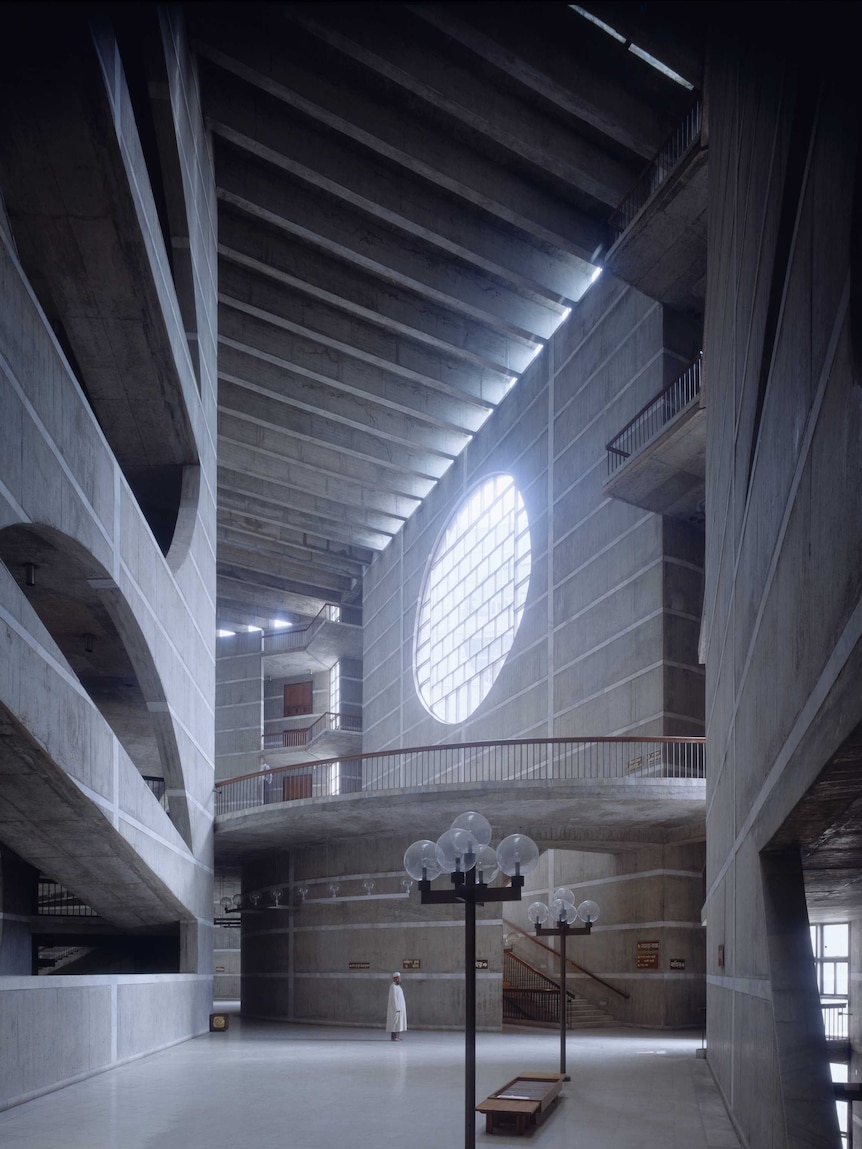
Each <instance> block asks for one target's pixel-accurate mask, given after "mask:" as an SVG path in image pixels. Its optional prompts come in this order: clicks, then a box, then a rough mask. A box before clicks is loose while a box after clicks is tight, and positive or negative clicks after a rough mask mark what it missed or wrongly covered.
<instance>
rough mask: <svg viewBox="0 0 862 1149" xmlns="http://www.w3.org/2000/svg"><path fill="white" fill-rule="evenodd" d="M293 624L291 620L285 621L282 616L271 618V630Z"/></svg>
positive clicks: (282, 628) (281, 628)
mask: <svg viewBox="0 0 862 1149" xmlns="http://www.w3.org/2000/svg"><path fill="white" fill-rule="evenodd" d="M288 626H293V623H292V622H285V621H284V619H283V618H274V619H273V620H272V629H273V630H284V629H285V627H288Z"/></svg>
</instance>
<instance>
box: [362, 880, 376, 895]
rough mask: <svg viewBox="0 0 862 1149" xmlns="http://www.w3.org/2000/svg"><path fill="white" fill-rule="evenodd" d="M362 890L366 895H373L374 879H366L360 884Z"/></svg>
mask: <svg viewBox="0 0 862 1149" xmlns="http://www.w3.org/2000/svg"><path fill="white" fill-rule="evenodd" d="M362 888H363V890H365V892H366V894H369V895H370V894H373V893H374V879H373V878H366V879H365V881H364V882H363V883H362Z"/></svg>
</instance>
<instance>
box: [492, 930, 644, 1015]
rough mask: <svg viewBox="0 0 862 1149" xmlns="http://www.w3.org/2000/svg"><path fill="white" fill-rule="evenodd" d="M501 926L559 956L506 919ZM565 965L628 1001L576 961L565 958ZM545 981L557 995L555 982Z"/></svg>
mask: <svg viewBox="0 0 862 1149" xmlns="http://www.w3.org/2000/svg"><path fill="white" fill-rule="evenodd" d="M503 925H504V926H505V927H506V929H507V930H514V931H515V933H518V934H520V935H521V937H522V938H527V940H528V941H531V942H533V944H534V945H537V946H539V947H540V949H543V950H547V952H548V953H550V954H553V955H554V957H558V956H559V955H558V954H557V951H556V950H555V949H552V947H551V946H548V945H545V943H544V942H543V941H540V940H539V938H537V937H535V935H533V934H531V933H528V932H527V931H526V930H522V929H521V927H520V926H516V925H515V923H514V922H510V921H507V919H506V918H503ZM512 957H515V958H516V960H517V961H521V960H522V959H521V958H518V957H517V956H516V955H515V954H512ZM525 964H526V963H525ZM566 965H567V966H570V967H571V968H572V969H574V970H577V971H578V973H582V974H584V975H586V977H588V978H590V979H591V980H592V981H594V982H597V983H598V984H599V985H601V986H604V988H605V989H609V990H610V991H611V993H616V994H618V995H619V996H620V997H623V998H625V999H626V1000H628V998H629V996H630V995H629V994H627V993H626V992H625V990H622V989H617V987H616V986H615V985H611V983H610V982H609V981H605V980H604V978H601V977H599V976H598V974H594V973H591V972H590V971H589V970H588V969H586V968H585V967H584V966H582V965H578V963H577V962H576V961H572V959H571V958H570V957H567V958H566ZM529 968H530V969H532V968H533V967H532V966H530V967H529ZM540 976H544V975H540ZM547 980H548V981H550V982H551V984H552V985H554V986H556V989H557V993H559V986H558V985H557V983H556V982H555V981H553V979H551V978H548V979H547Z"/></svg>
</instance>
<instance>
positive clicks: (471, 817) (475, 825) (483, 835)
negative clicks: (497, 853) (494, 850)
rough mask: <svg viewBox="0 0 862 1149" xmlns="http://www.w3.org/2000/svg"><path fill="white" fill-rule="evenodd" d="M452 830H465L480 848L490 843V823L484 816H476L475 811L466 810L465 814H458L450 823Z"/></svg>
mask: <svg viewBox="0 0 862 1149" xmlns="http://www.w3.org/2000/svg"><path fill="white" fill-rule="evenodd" d="M452 829H453V830H467V832H468V833H470V834H472V835H473V837H474V838H475V839H476V841H477V842H478V843H479V845H480V846H487V845H488V843H489V842H490V841H491V823H490V822H489V821H488V819H487V818H486V817H485V815H484V814H477V813H476V811H475V810H468V811H467V813H466V814H459V815H458V817H457V818H456V819H455V821H454V822H453V823H452Z"/></svg>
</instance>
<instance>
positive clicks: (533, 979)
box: [503, 953, 579, 1029]
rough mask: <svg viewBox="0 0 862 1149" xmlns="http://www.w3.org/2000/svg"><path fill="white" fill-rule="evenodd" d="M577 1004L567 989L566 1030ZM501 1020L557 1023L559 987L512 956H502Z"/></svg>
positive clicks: (507, 954) (573, 1016)
mask: <svg viewBox="0 0 862 1149" xmlns="http://www.w3.org/2000/svg"><path fill="white" fill-rule="evenodd" d="M578 1005H579V1002H578V998H577V995H576V994H574V993H572V992H571V990H568V989H567V990H566V1028H567V1029H571V1028H572V1025H573V1022H574V1019H575V1013H576V1010H577V1008H578ZM503 1020H504V1021H536V1022H541V1023H544V1024H548V1023H550V1022H553V1023H554V1024H556V1025H559V1022H560V987H559V985H557V983H556V982H555V981H554V980H553V979H552V978H549V977H546V976H545V975H544V974H543V973H540V972H539V971H538V970H537V969H534V968H533V966H531V965H529V964H528V963H527V962H525V961H522V960H521V958H519V957H517V956H516V955H515V954H512V953H504V954H503Z"/></svg>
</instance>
